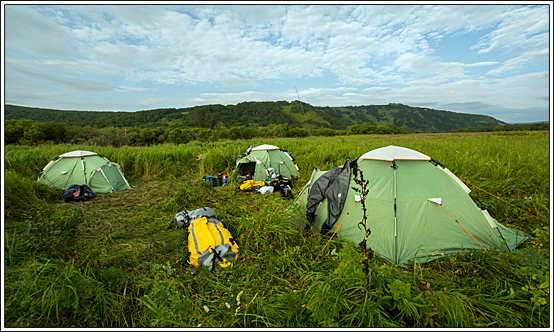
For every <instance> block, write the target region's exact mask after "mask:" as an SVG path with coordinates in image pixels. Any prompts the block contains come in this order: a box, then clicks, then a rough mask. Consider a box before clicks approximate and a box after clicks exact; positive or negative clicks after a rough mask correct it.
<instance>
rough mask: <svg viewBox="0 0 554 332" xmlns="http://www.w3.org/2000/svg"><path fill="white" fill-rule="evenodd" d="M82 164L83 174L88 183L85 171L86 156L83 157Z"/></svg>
mask: <svg viewBox="0 0 554 332" xmlns="http://www.w3.org/2000/svg"><path fill="white" fill-rule="evenodd" d="M81 166H83V176H84V177H85V183H84V184H87V172H86V171H85V158H83V157H81Z"/></svg>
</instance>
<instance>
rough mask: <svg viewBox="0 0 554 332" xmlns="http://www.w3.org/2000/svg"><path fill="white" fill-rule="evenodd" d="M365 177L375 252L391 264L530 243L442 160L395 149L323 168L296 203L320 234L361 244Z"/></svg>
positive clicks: (370, 244)
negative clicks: (481, 201)
mask: <svg viewBox="0 0 554 332" xmlns="http://www.w3.org/2000/svg"><path fill="white" fill-rule="evenodd" d="M360 172H362V173H363V177H364V180H367V181H369V183H368V185H367V189H368V194H367V196H366V197H365V206H366V209H367V227H368V228H369V229H370V230H371V235H370V236H369V237H368V238H367V243H366V244H367V248H372V250H373V251H374V252H375V253H376V254H377V255H378V256H381V257H383V258H385V259H386V260H387V261H389V262H391V263H394V264H397V265H402V266H407V265H410V264H413V263H414V262H418V263H422V262H426V261H430V260H434V259H436V258H439V257H442V256H445V255H449V254H453V253H457V252H462V251H464V250H471V249H477V250H508V251H513V250H514V249H515V248H516V247H517V246H518V245H519V244H521V243H522V242H523V241H525V240H526V239H528V238H529V236H528V235H527V234H525V233H523V232H520V231H517V230H515V229H512V228H508V227H505V226H503V225H501V224H500V223H498V222H497V221H496V220H494V219H493V218H492V217H491V216H490V215H489V213H488V212H487V211H486V210H481V209H480V208H479V207H478V206H477V205H476V204H475V202H474V201H473V200H472V199H471V197H470V196H469V195H468V194H469V193H470V192H471V190H470V189H469V188H468V187H467V186H466V185H465V184H464V183H463V182H462V181H461V180H460V179H459V178H458V177H456V176H455V175H454V174H453V173H452V172H451V171H449V170H448V169H447V168H445V167H443V166H442V164H440V162H437V161H435V160H433V159H431V158H430V157H429V156H427V155H424V154H422V153H420V152H417V151H414V150H411V149H407V148H402V147H397V146H392V145H391V146H388V147H384V148H379V149H375V150H372V151H369V152H367V153H365V154H364V155H362V156H360V157H359V158H357V159H355V160H347V161H346V163H345V164H344V165H343V166H342V167H335V168H333V169H331V170H329V171H320V170H319V169H315V170H314V171H313V173H312V176H311V178H310V180H309V182H308V183H307V184H306V186H305V187H304V188H303V190H302V191H301V192H300V194H299V195H298V197H297V199H296V200H295V201H294V202H293V206H298V207H301V208H302V209H303V210H304V211H305V212H306V217H307V222H308V223H310V224H311V225H313V226H314V227H315V228H316V229H317V230H318V231H321V232H322V233H325V234H330V235H331V234H332V236H334V235H337V236H339V237H340V238H343V239H347V240H351V241H353V242H354V243H356V244H357V243H360V242H361V241H362V240H363V239H364V231H363V230H361V228H360V227H359V223H360V221H361V220H362V218H363V211H362V204H361V199H362V198H361V197H360V195H359V193H358V192H356V191H355V190H354V189H353V188H352V187H359V186H358V185H357V184H356V183H355V182H354V179H360V175H359V174H360ZM289 210H290V209H289ZM298 226H300V225H298Z"/></svg>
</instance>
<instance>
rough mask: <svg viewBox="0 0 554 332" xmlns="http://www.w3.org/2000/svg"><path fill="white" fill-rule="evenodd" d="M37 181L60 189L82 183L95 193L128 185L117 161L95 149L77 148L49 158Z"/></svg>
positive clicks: (115, 189) (106, 191) (116, 189)
mask: <svg viewBox="0 0 554 332" xmlns="http://www.w3.org/2000/svg"><path fill="white" fill-rule="evenodd" d="M37 181H38V182H41V183H44V184H46V185H49V186H52V187H56V188H61V189H64V190H65V189H67V188H69V186H71V185H72V184H78V185H83V184H86V185H87V186H88V187H89V188H90V189H92V191H93V192H94V193H98V194H101V193H108V192H114V191H118V190H123V189H130V188H131V186H130V185H129V183H128V182H127V180H126V179H125V177H124V176H123V173H122V172H121V169H120V167H119V165H118V164H116V163H112V162H110V161H109V160H108V159H107V158H105V157H102V156H99V155H98V154H97V153H95V152H90V151H81V150H77V151H72V152H68V153H64V154H62V155H59V156H58V157H57V158H55V159H54V160H52V161H50V162H49V163H48V164H47V165H46V166H45V167H44V169H43V170H42V172H41V174H40V176H39V178H38V179H37Z"/></svg>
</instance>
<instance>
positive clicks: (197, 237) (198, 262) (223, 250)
mask: <svg viewBox="0 0 554 332" xmlns="http://www.w3.org/2000/svg"><path fill="white" fill-rule="evenodd" d="M188 230H189V235H188V248H189V255H188V257H187V261H188V262H189V263H190V264H192V265H194V266H196V267H198V266H205V267H208V268H210V270H212V271H213V270H215V269H216V268H218V269H219V268H224V267H228V266H230V265H231V263H232V262H234V261H235V260H236V258H237V253H238V249H239V246H238V245H237V243H236V242H235V240H233V237H232V236H231V233H230V232H229V230H227V228H225V227H224V226H223V223H221V221H219V220H217V219H215V218H209V219H208V218H206V217H202V218H199V219H195V220H193V221H192V222H191V223H190V225H189V227H188Z"/></svg>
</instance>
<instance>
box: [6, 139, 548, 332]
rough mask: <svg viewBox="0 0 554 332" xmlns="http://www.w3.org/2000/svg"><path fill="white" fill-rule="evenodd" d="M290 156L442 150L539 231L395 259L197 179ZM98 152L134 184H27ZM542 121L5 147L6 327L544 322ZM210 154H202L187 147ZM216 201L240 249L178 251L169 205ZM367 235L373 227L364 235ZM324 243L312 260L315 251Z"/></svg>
mask: <svg viewBox="0 0 554 332" xmlns="http://www.w3.org/2000/svg"><path fill="white" fill-rule="evenodd" d="M259 144H272V145H276V146H279V147H280V148H282V149H287V150H288V151H290V152H291V153H292V154H293V155H294V157H295V158H296V160H297V165H298V167H299V169H300V172H301V178H300V179H299V180H298V181H297V183H296V184H295V187H294V188H293V193H294V194H297V193H298V192H299V191H300V190H301V188H302V187H303V186H304V184H306V182H307V181H308V179H309V177H310V174H311V172H312V170H313V169H314V168H319V169H322V170H328V169H331V168H332V167H335V166H341V165H343V164H344V162H345V160H346V158H347V157H350V158H351V159H354V158H356V157H358V156H360V155H362V154H363V153H365V152H367V151H370V150H373V149H376V148H380V147H384V146H388V145H396V146H402V147H407V148H410V149H414V150H416V151H419V152H422V153H424V154H427V155H428V156H430V157H432V158H433V159H435V160H437V161H440V162H441V163H442V164H443V165H444V166H445V167H447V168H448V169H450V170H451V171H452V172H454V173H455V174H456V175H457V176H458V177H460V178H461V179H463V180H465V181H466V182H467V183H468V187H470V188H471V189H472V190H473V194H474V195H475V196H474V198H475V199H479V201H480V202H482V203H483V204H484V205H485V207H486V208H487V210H488V211H489V212H490V214H491V215H492V216H493V217H494V218H495V219H496V220H498V221H499V222H500V223H502V224H504V225H506V226H509V227H513V228H517V229H519V230H521V231H524V232H526V233H527V234H529V235H532V236H533V239H531V240H527V241H525V242H524V243H523V244H522V245H521V246H520V247H519V250H518V251H517V252H514V253H500V252H497V253H494V252H484V251H471V252H467V253H465V254H457V255H455V256H448V257H444V258H441V259H438V260H435V261H432V262H429V263H425V264H414V265H413V266H410V267H408V268H401V267H398V266H395V265H392V264H389V263H387V262H385V261H384V260H382V259H380V258H379V257H374V258H372V259H371V260H370V262H369V273H364V270H363V268H362V261H363V260H364V257H363V254H362V253H361V252H359V251H358V249H357V247H356V246H355V245H354V244H352V243H349V242H345V241H341V240H340V239H335V238H334V239H333V240H332V241H331V242H330V244H329V245H328V246H327V247H326V248H325V250H324V251H323V252H322V253H321V251H322V249H323V248H324V246H325V245H326V243H327V242H328V238H327V237H325V236H323V235H321V234H320V233H318V232H316V231H314V230H313V229H312V228H310V227H309V226H307V227H306V228H303V229H298V228H295V227H292V226H291V223H290V220H288V219H287V218H285V214H284V211H285V210H286V209H287V208H288V207H289V206H290V203H291V201H290V200H287V199H283V198H281V197H280V195H279V194H278V193H272V194H266V195H261V194H260V193H257V192H241V191H239V190H237V186H236V185H234V184H231V185H228V186H223V187H211V186H206V185H205V183H204V182H202V181H201V178H202V176H203V175H215V174H217V173H220V172H221V173H227V174H231V172H232V170H233V168H234V165H235V157H236V156H238V155H240V154H242V153H243V152H244V151H245V150H246V149H247V148H248V147H249V146H250V145H252V146H256V145H259ZM73 150H88V151H94V152H97V153H99V154H102V155H104V156H106V157H107V158H108V159H110V160H111V161H112V162H116V163H118V164H119V165H120V166H121V168H122V170H123V172H124V174H125V176H126V178H127V179H128V181H129V182H130V184H131V185H132V186H134V188H133V189H130V190H124V191H119V192H116V193H111V194H98V195H97V196H96V197H95V198H94V199H92V200H90V201H86V202H80V203H65V202H64V201H63V199H62V194H63V191H62V190H60V189H53V188H50V187H47V186H45V185H42V184H39V183H37V182H36V179H37V177H38V176H39V174H40V171H41V170H42V168H43V167H44V166H45V165H46V164H47V163H48V162H49V161H50V160H52V159H53V158H54V157H56V156H57V155H59V154H62V153H65V152H68V151H73ZM549 151H550V136H549V133H548V132H509V133H449V134H409V135H371V136H338V137H309V138H279V139H272V138H264V139H252V140H243V141H241V140H238V141H219V142H214V143H200V142H196V141H193V142H190V143H189V144H186V145H172V144H163V145H155V146H149V147H127V146H125V147H121V148H113V147H102V146H92V145H67V144H64V145H41V146H17V145H7V146H5V156H4V182H3V186H4V219H3V248H4V262H3V263H4V268H3V279H4V322H3V323H4V327H5V328H40V327H52V328H54V327H56V328H71V327H80V328H86V327H90V328H93V327H94V328H99V327H119V328H123V327H127V328H130V327H192V328H196V327H234V328H248V327H257V328H260V327H261V328H274V327H296V328H301V327H397V328H398V327H427V328H430V327H452V328H455V327H457V328H467V327H473V328H475V327H480V328H484V327H496V328H503V327H511V328H545V329H547V328H550V327H551V318H550V293H549V291H550V279H549V276H550V274H549V273H550V242H549V239H550V236H549V230H550V224H549V222H550V152H549ZM200 154H206V156H205V158H203V159H202V160H201V161H200V162H198V161H197V160H196V157H197V156H198V155H200ZM205 206H207V207H211V208H213V209H214V210H215V211H216V212H217V218H218V219H219V220H220V221H222V222H223V224H224V225H225V226H226V227H227V228H228V229H229V231H230V232H231V234H233V236H234V238H235V240H236V241H237V243H238V245H239V253H238V258H237V260H236V261H235V263H234V264H233V265H232V266H231V267H228V268H225V269H222V270H218V271H216V272H214V273H212V272H211V271H209V270H208V269H205V268H195V267H194V266H192V265H189V264H188V263H187V262H186V257H187V255H188V249H187V235H188V232H187V230H186V229H167V226H168V225H169V223H170V222H171V220H172V219H173V217H174V215H175V214H176V213H177V212H180V211H183V210H190V209H195V208H200V207H205ZM370 236H371V235H370ZM320 253H321V256H320V257H319V259H318V260H316V259H315V258H316V257H317V256H318V255H319V254H320Z"/></svg>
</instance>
